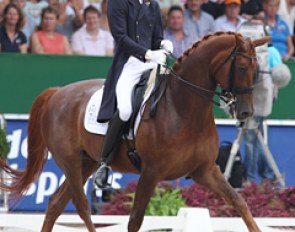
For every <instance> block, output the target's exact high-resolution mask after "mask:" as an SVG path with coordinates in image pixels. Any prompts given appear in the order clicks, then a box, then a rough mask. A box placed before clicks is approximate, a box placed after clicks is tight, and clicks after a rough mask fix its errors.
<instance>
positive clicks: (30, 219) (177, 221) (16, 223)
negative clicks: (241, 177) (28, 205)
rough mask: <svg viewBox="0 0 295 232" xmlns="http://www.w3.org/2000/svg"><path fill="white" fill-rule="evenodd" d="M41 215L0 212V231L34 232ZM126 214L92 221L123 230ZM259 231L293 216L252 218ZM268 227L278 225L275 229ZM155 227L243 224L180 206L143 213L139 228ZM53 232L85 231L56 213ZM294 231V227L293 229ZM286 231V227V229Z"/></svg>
mask: <svg viewBox="0 0 295 232" xmlns="http://www.w3.org/2000/svg"><path fill="white" fill-rule="evenodd" d="M43 219H44V215H41V214H16V213H14V214H11V213H7V214H5V213H2V214H0V231H13V232H17V231H18V232H38V231H40V230H41V227H42V223H43ZM128 219H129V216H96V215H95V216H92V220H93V222H94V223H95V224H104V225H109V226H106V227H101V228H97V232H125V231H127V223H128ZM255 220H256V222H257V224H258V226H259V228H260V229H261V231H263V232H282V231H286V230H284V229H282V227H295V218H256V219H255ZM272 227H280V229H275V228H272ZM156 229H172V230H173V232H195V231H201V232H244V231H247V228H246V226H245V224H244V222H243V221H242V219H241V218H210V216H209V212H208V210H207V209H203V208H182V209H180V211H179V213H178V216H175V217H168V216H167V217H166V216H161V217H152V216H146V217H145V218H144V222H143V225H142V228H141V230H140V231H141V232H146V231H150V230H156ZM53 231H54V232H65V231H66V232H87V229H86V228H85V227H84V223H83V222H82V220H81V219H80V217H79V216H77V215H67V214H64V215H62V216H60V217H59V219H58V220H57V223H56V225H55V226H54V230H53ZM294 231H295V230H294ZM288 232H290V230H288Z"/></svg>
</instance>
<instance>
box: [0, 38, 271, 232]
mask: <svg viewBox="0 0 295 232" xmlns="http://www.w3.org/2000/svg"><path fill="white" fill-rule="evenodd" d="M268 40H269V37H264V38H262V39H258V40H255V41H251V40H250V39H246V38H244V37H242V36H241V35H240V34H236V33H232V32H227V33H225V32H219V33H215V34H214V35H209V36H206V37H204V38H203V39H202V40H201V41H199V42H197V43H195V44H193V46H192V47H191V48H190V49H188V50H187V51H186V52H185V53H184V54H183V55H182V56H181V57H180V58H178V60H177V62H176V64H175V65H174V66H173V70H174V71H173V72H172V73H171V74H169V75H168V76H165V79H166V85H163V84H161V85H160V88H165V92H164V95H163V96H162V98H161V99H160V100H159V102H158V105H157V111H156V115H155V117H149V108H150V105H151V101H150V100H149V101H148V102H147V104H146V107H145V111H144V113H143V118H145V119H147V118H148V119H147V120H142V122H141V123H140V125H139V128H138V131H137V134H136V148H137V151H138V152H139V155H140V158H141V166H142V169H141V172H140V173H139V172H138V171H137V170H136V169H135V168H134V167H133V166H132V164H131V163H130V161H129V159H128V158H127V147H126V146H125V144H124V143H122V144H121V145H120V148H119V151H118V153H117V154H116V156H115V159H114V161H113V163H112V167H113V169H114V170H117V171H119V172H134V173H139V174H140V178H139V181H138V185H137V189H136V195H135V200H134V205H133V209H132V212H131V215H130V219H129V223H128V231H129V232H136V231H138V230H139V229H140V227H141V224H142V221H143V217H144V212H145V208H146V205H147V203H148V202H149V199H150V197H151V195H152V194H153V191H154V188H155V186H156V185H157V183H158V182H159V181H161V180H172V179H176V178H179V177H182V176H190V177H191V178H192V179H193V180H194V181H196V182H198V183H199V184H202V185H204V186H206V187H208V188H209V189H210V190H212V191H213V192H215V193H217V194H219V195H220V196H222V197H224V198H225V199H226V200H227V202H228V203H229V204H232V205H233V207H234V208H235V209H236V210H237V211H238V213H239V214H240V215H241V217H242V218H243V220H244V221H245V223H246V225H247V227H248V229H249V231H251V232H257V231H259V228H258V226H257V225H256V223H255V221H254V220H253V218H252V215H251V213H250V211H249V209H248V207H247V205H246V203H245V201H244V200H243V199H242V198H241V196H240V195H239V194H238V193H236V192H235V190H234V189H233V188H232V187H231V186H230V185H229V184H228V182H227V181H226V180H225V178H224V177H223V175H222V173H221V172H220V170H219V167H218V166H216V164H215V160H216V157H217V153H218V135H217V129H216V125H215V122H214V115H213V109H212V108H213V96H214V94H215V89H216V87H217V85H219V86H220V87H221V89H222V90H224V91H226V92H228V93H227V94H226V96H231V95H232V97H230V98H232V99H231V100H235V102H234V104H233V106H234V111H235V114H236V117H237V119H240V120H243V119H245V118H247V117H248V116H251V115H252V114H253V105H252V104H253V101H252V91H251V90H252V85H253V77H254V73H255V69H256V53H255V47H256V46H260V45H262V44H264V43H266V42H267V41H268ZM102 86H103V81H100V80H88V81H81V82H77V83H73V84H70V85H67V86H65V87H61V88H59V87H56V88H49V89H47V90H45V91H44V92H43V93H41V94H40V95H39V96H38V97H37V99H36V100H35V102H34V103H33V105H32V108H31V112H30V119H29V124H28V158H27V165H26V169H25V170H23V171H20V170H15V169H12V168H11V167H10V166H9V165H8V164H6V163H5V162H4V161H1V162H0V168H1V169H2V170H4V171H5V172H7V173H8V174H9V175H10V177H11V178H10V183H9V184H8V183H1V185H0V186H1V188H2V189H5V190H7V191H10V192H11V195H12V196H19V195H21V194H23V193H24V192H25V191H26V190H27V189H28V187H29V186H30V184H31V183H32V182H33V181H35V180H36V179H37V178H38V177H39V175H40V172H41V171H42V169H43V166H44V163H45V162H46V160H47V155H48V151H50V152H51V153H52V154H53V156H54V159H55V162H56V163H57V165H58V166H59V167H60V168H61V169H62V170H63V172H64V174H65V177H66V179H65V181H64V183H63V184H62V185H61V186H60V187H59V189H58V190H57V191H56V192H55V193H54V195H53V196H52V197H51V198H50V201H49V203H48V209H47V212H46V216H45V220H44V223H43V227H42V232H49V231H52V229H53V226H54V223H55V221H56V220H57V218H58V217H59V216H60V215H61V214H62V213H63V210H64V208H65V206H66V205H67V203H68V202H69V200H70V199H72V200H73V203H74V205H75V207H76V209H77V212H78V214H79V215H80V217H81V218H82V220H83V221H84V222H85V225H86V227H87V229H88V230H89V231H90V232H94V231H95V226H94V225H93V223H92V221H91V215H90V214H91V212H90V208H89V205H88V202H87V199H86V195H85V193H84V191H83V185H84V184H85V182H86V180H87V178H88V177H89V176H90V175H91V174H92V173H93V172H94V171H95V170H96V169H97V168H98V165H99V162H98V161H99V160H100V157H99V154H100V151H101V147H102V142H103V139H104V137H103V136H102V135H96V134H91V133H88V132H87V131H86V130H85V128H84V124H83V122H84V115H85V108H86V105H87V102H88V101H89V99H90V97H91V95H92V94H93V93H94V92H95V91H96V90H98V89H99V88H101V87H102ZM226 96H224V97H225V98H227V97H226Z"/></svg>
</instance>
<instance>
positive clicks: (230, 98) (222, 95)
mask: <svg viewBox="0 0 295 232" xmlns="http://www.w3.org/2000/svg"><path fill="white" fill-rule="evenodd" d="M237 56H243V57H245V58H248V59H252V62H253V61H254V59H257V57H256V56H250V55H247V54H244V53H241V52H238V47H237V46H235V48H234V49H233V50H232V51H231V53H230V55H229V56H228V57H227V58H226V59H225V60H224V61H223V62H222V63H221V64H220V65H219V66H218V68H217V69H216V71H215V73H217V72H218V71H219V70H220V69H221V68H222V67H223V66H224V65H225V64H226V63H227V62H228V61H229V60H231V65H230V71H229V77H228V87H227V88H225V89H222V91H221V92H218V91H215V90H209V89H206V88H203V87H201V86H198V85H195V84H193V83H191V82H189V81H187V80H185V79H183V78H182V77H181V76H179V75H178V74H177V73H176V72H175V71H174V70H173V69H172V68H170V72H171V74H172V75H173V76H174V77H175V78H176V79H177V80H179V81H180V82H182V83H183V84H185V85H186V86H188V87H189V88H191V89H192V90H194V91H195V92H196V93H197V94H198V95H200V96H202V97H204V98H206V99H208V100H209V101H211V102H212V103H214V104H215V105H217V106H219V107H222V108H225V107H228V106H230V105H232V104H233V103H235V102H236V100H237V99H236V94H246V93H252V92H253V87H252V86H251V87H236V86H235V85H234V83H235V66H236V57H237ZM205 93H210V94H213V95H216V96H218V97H219V99H220V100H222V101H223V102H224V103H225V104H222V106H221V104H220V103H219V102H217V101H215V100H213V98H210V97H208V96H207V95H206V94H205Z"/></svg>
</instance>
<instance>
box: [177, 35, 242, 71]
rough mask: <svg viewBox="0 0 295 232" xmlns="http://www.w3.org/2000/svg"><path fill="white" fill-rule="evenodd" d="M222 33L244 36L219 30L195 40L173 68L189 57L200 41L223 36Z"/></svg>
mask: <svg viewBox="0 0 295 232" xmlns="http://www.w3.org/2000/svg"><path fill="white" fill-rule="evenodd" d="M221 35H235V36H239V37H242V35H241V34H240V33H236V32H231V31H228V32H223V31H218V32H215V33H214V34H209V35H206V36H204V37H203V38H202V39H201V40H199V41H197V42H195V43H194V44H193V45H192V46H191V47H190V48H188V49H187V50H186V51H184V52H183V54H182V55H181V56H180V57H179V58H178V59H177V60H176V63H175V64H174V66H173V69H174V68H176V67H177V66H178V65H180V64H181V63H182V62H183V59H185V58H186V57H188V56H189V55H190V54H191V53H192V52H193V51H194V50H195V49H196V48H197V47H198V46H199V44H200V43H203V42H204V41H207V40H208V39H210V38H211V37H215V36H221Z"/></svg>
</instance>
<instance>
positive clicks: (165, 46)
mask: <svg viewBox="0 0 295 232" xmlns="http://www.w3.org/2000/svg"><path fill="white" fill-rule="evenodd" d="M161 48H163V49H165V50H166V51H167V52H168V53H173V43H172V42H171V41H170V40H167V39H164V40H162V41H161Z"/></svg>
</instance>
